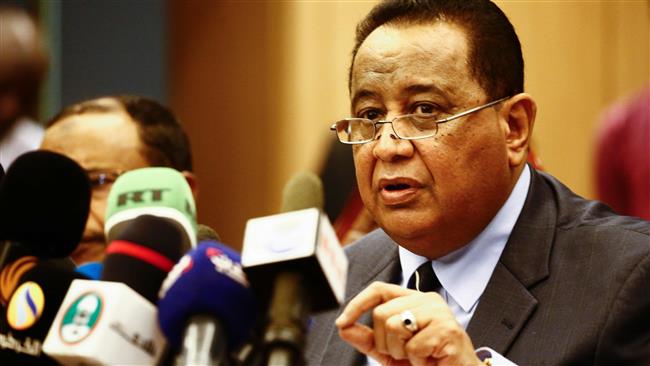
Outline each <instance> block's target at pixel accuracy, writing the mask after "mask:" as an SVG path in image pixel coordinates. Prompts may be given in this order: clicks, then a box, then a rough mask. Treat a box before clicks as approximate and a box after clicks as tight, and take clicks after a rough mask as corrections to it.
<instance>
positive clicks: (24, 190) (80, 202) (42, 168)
mask: <svg viewBox="0 0 650 366" xmlns="http://www.w3.org/2000/svg"><path fill="white" fill-rule="evenodd" d="M90 193H91V192H90V181H89V180H88V176H87V175H86V173H85V171H84V170H83V169H82V168H81V167H80V166H79V164H77V163H76V162H74V161H73V160H71V159H69V158H67V157H65V156H63V155H60V154H57V153H54V152H50V151H32V152H28V153H26V154H23V155H21V156H19V157H18V158H17V159H16V160H15V161H14V162H13V163H12V164H11V166H10V167H9V169H8V170H7V173H6V175H5V177H4V178H3V179H2V184H0V207H2V210H0V240H11V241H16V242H19V243H21V244H22V245H24V246H26V247H28V248H29V249H30V250H32V251H33V255H36V256H38V257H65V256H68V255H70V254H71V253H72V252H73V251H74V249H75V248H76V247H77V245H78V244H79V241H80V240H81V237H82V235H83V231H84V227H85V225H86V219H87V218H88V210H89V206H90Z"/></svg>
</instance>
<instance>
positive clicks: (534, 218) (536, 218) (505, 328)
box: [467, 169, 557, 355]
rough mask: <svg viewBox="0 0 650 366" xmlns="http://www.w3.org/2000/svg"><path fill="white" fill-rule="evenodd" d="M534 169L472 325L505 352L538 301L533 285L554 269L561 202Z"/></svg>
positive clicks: (482, 340) (475, 337) (475, 336)
mask: <svg viewBox="0 0 650 366" xmlns="http://www.w3.org/2000/svg"><path fill="white" fill-rule="evenodd" d="M531 172H532V179H531V185H530V189H529V193H528V197H527V198H526V202H525V204H524V208H523V210H522V212H521V215H520V216H519V219H518V220H517V224H516V225H515V227H514V229H513V231H512V233H511V234H510V238H509V239H508V243H507V244H506V247H505V249H504V251H503V254H502V255H501V258H500V259H499V262H498V263H497V266H496V268H495V269H494V272H493V274H492V277H491V278H490V281H489V283H488V285H487V287H486V289H485V292H483V295H481V300H480V301H479V304H478V307H477V309H476V312H475V313H474V316H473V317H472V320H471V321H470V323H469V325H468V327H467V332H468V334H469V336H470V338H471V339H472V342H473V343H474V346H475V347H477V348H478V347H482V346H488V347H491V348H492V349H494V350H495V351H497V352H499V353H501V354H504V355H505V354H506V353H507V351H508V349H509V348H510V346H511V345H512V343H513V342H514V340H515V339H516V337H517V335H518V334H519V332H520V331H521V330H522V328H523V327H524V326H525V324H526V321H527V320H528V319H529V318H530V316H531V315H532V314H533V313H534V311H535V309H536V307H537V299H535V297H534V296H533V295H532V294H531V293H530V291H529V289H530V288H531V287H532V286H533V285H535V284H536V283H539V282H540V281H542V280H544V279H545V278H546V277H548V275H549V260H550V253H551V246H552V243H553V238H554V232H555V223H556V220H557V208H556V207H555V206H554V204H553V202H555V200H554V199H553V195H552V192H551V191H550V190H549V188H548V186H546V185H545V184H544V182H543V180H542V178H541V177H539V175H538V174H537V173H536V172H535V171H534V170H532V169H531Z"/></svg>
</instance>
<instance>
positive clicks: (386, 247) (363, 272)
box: [321, 230, 400, 365]
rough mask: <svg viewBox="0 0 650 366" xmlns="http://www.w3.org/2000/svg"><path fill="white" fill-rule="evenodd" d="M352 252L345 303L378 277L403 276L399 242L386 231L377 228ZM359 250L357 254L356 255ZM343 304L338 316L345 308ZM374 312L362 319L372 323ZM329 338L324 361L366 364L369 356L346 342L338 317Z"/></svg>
mask: <svg viewBox="0 0 650 366" xmlns="http://www.w3.org/2000/svg"><path fill="white" fill-rule="evenodd" d="M351 249H352V250H351V252H350V253H349V254H350V255H349V257H350V265H349V271H350V272H349V273H348V281H349V282H348V284H347V286H346V292H345V293H346V295H345V297H346V298H345V304H347V303H348V302H349V301H350V300H352V298H353V297H354V296H356V295H357V294H358V293H359V292H360V291H361V290H363V289H364V288H366V287H367V286H368V285H369V284H370V283H372V282H374V281H383V282H395V281H397V280H399V274H400V265H399V256H398V252H397V244H395V242H393V241H392V240H391V239H390V238H389V237H388V236H387V235H386V234H385V233H384V232H383V231H381V230H377V231H374V232H373V233H371V234H370V235H368V237H367V239H364V240H363V241H362V242H360V243H359V244H358V245H356V247H355V248H351ZM355 254H356V255H355ZM344 307H345V306H342V307H341V308H340V309H339V311H338V312H337V314H336V316H338V314H340V313H341V311H343V308H344ZM371 320H372V316H371V314H370V313H366V314H364V315H363V316H362V317H361V319H360V322H361V323H362V324H366V325H370V324H371ZM328 326H329V327H330V329H329V333H330V334H329V339H328V341H327V343H326V344H325V346H324V349H325V350H326V351H325V354H324V355H323V358H322V360H321V364H322V365H357V364H365V358H364V357H363V355H362V354H360V353H359V352H357V351H356V350H355V349H354V348H353V347H352V346H350V345H348V344H347V343H345V342H343V341H342V340H341V338H340V337H339V336H338V331H337V329H336V327H335V326H334V320H333V319H332V321H331V324H330V325H328Z"/></svg>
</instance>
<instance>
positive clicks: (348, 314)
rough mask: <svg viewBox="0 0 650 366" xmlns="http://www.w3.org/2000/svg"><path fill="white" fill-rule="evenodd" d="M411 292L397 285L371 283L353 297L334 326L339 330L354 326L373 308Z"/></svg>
mask: <svg viewBox="0 0 650 366" xmlns="http://www.w3.org/2000/svg"><path fill="white" fill-rule="evenodd" d="M411 292H413V290H409V289H405V288H402V287H400V286H398V285H394V284H390V283H385V282H373V283H372V284H371V285H370V286H368V287H366V288H365V289H363V291H361V292H359V293H358V294H357V296H355V297H354V298H353V299H352V300H350V302H349V303H348V305H347V306H346V307H345V309H343V312H342V313H341V315H339V317H338V318H337V319H336V322H335V324H336V326H337V327H338V328H340V329H342V328H345V327H349V326H351V325H352V324H354V323H355V322H356V321H357V320H358V319H359V317H361V315H362V314H363V313H365V312H366V311H368V310H370V309H372V308H373V307H375V306H377V305H379V304H383V303H385V302H387V301H390V300H392V299H394V298H397V297H401V296H406V295H410V293H411Z"/></svg>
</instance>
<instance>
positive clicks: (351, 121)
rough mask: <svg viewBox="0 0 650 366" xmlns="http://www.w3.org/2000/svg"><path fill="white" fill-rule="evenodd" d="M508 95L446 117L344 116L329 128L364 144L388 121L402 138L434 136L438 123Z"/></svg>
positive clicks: (344, 140)
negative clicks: (383, 118) (380, 125)
mask: <svg viewBox="0 0 650 366" xmlns="http://www.w3.org/2000/svg"><path fill="white" fill-rule="evenodd" d="M508 98H510V97H505V98H501V99H497V100H494V101H492V102H489V103H486V104H482V105H480V106H478V107H474V108H471V109H468V110H466V111H463V112H460V113H457V114H454V115H452V116H449V117H446V118H440V114H439V113H438V114H437V113H427V114H405V115H402V116H397V117H395V118H393V119H392V120H390V121H382V120H380V121H373V120H370V119H367V118H345V119H342V120H340V121H337V122H335V123H334V124H333V125H332V126H331V127H330V130H332V131H336V135H337V136H338V138H339V141H341V142H342V143H344V144H365V143H366V142H370V141H373V140H374V139H375V135H376V133H377V125H378V124H385V123H389V124H390V125H391V127H392V128H393V131H394V132H395V135H396V136H397V137H398V138H400V139H404V140H417V139H424V138H427V137H432V136H435V134H436V133H437V132H438V125H439V124H441V123H445V122H449V121H453V120H455V119H458V118H461V117H464V116H466V115H468V114H471V113H474V112H478V111H480V110H482V109H485V108H488V107H491V106H493V105H495V104H498V103H501V102H503V101H504V100H506V99H508Z"/></svg>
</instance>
